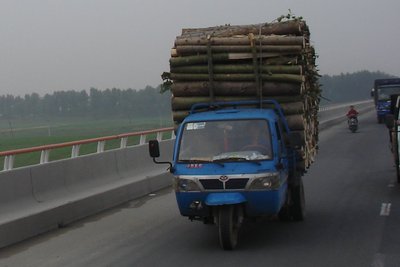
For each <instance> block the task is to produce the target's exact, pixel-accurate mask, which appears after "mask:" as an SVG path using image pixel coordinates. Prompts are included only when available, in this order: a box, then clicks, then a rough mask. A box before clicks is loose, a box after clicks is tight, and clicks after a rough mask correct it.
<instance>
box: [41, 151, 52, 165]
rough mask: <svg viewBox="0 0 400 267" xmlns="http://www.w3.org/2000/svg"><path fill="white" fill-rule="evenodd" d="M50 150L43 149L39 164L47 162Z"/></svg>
mask: <svg viewBox="0 0 400 267" xmlns="http://www.w3.org/2000/svg"><path fill="white" fill-rule="evenodd" d="M49 154H50V150H48V149H45V150H42V152H41V153H40V164H43V163H47V162H49Z"/></svg>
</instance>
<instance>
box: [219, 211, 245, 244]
mask: <svg viewBox="0 0 400 267" xmlns="http://www.w3.org/2000/svg"><path fill="white" fill-rule="evenodd" d="M239 228H240V222H239V216H238V207H237V206H233V205H226V206H221V207H220V208H219V210H218V233H219V242H220V244H221V247H222V248H223V249H224V250H232V249H234V248H235V247H236V245H237V241H238V235H239Z"/></svg>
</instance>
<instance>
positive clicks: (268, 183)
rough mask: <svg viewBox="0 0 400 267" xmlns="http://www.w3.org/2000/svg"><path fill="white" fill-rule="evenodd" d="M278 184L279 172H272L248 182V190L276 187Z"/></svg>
mask: <svg viewBox="0 0 400 267" xmlns="http://www.w3.org/2000/svg"><path fill="white" fill-rule="evenodd" d="M279 186H280V179H279V173H277V172H273V173H270V174H268V175H266V176H264V177H260V178H256V179H254V180H253V182H252V183H251V184H250V187H249V189H250V190H257V189H277V188H279Z"/></svg>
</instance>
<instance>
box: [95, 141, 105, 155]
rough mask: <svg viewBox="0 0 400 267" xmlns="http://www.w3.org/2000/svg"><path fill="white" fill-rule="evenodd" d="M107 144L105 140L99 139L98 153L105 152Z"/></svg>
mask: <svg viewBox="0 0 400 267" xmlns="http://www.w3.org/2000/svg"><path fill="white" fill-rule="evenodd" d="M105 145H106V142H105V141H99V142H97V153H101V152H104V147H105Z"/></svg>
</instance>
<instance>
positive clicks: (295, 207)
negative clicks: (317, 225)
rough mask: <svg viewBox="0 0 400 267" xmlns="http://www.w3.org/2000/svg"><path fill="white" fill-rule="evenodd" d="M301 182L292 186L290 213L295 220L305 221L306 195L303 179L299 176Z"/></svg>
mask: <svg viewBox="0 0 400 267" xmlns="http://www.w3.org/2000/svg"><path fill="white" fill-rule="evenodd" d="M299 179H300V180H299V184H298V185H295V186H293V187H292V188H291V190H292V192H291V193H292V205H291V207H290V209H291V210H290V213H291V215H292V216H293V220H295V221H303V220H304V218H305V215H306V201H305V196H304V186H303V180H302V179H301V178H299Z"/></svg>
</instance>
